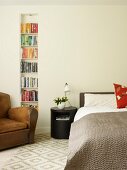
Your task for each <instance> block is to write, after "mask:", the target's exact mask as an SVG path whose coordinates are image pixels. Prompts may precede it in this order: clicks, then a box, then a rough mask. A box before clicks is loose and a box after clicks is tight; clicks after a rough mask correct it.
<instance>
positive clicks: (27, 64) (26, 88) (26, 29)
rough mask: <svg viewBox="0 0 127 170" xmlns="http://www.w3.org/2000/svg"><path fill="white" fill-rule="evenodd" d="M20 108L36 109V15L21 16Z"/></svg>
mask: <svg viewBox="0 0 127 170" xmlns="http://www.w3.org/2000/svg"><path fill="white" fill-rule="evenodd" d="M20 37H21V41H20V49H21V53H20V78H21V81H20V90H21V106H25V107H35V108H37V109H38V15H37V14H21V30H20Z"/></svg>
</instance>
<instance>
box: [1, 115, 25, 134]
mask: <svg viewBox="0 0 127 170" xmlns="http://www.w3.org/2000/svg"><path fill="white" fill-rule="evenodd" d="M26 128H27V123H23V122H18V121H15V120H11V119H7V118H1V119H0V133H6V132H11V131H16V130H21V129H26Z"/></svg>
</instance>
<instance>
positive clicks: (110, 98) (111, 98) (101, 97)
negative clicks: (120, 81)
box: [84, 93, 116, 108]
mask: <svg viewBox="0 0 127 170" xmlns="http://www.w3.org/2000/svg"><path fill="white" fill-rule="evenodd" d="M84 98H85V100H84V101H85V103H84V106H108V107H114V108H116V97H115V94H90V93H89V94H87V93H86V94H84Z"/></svg>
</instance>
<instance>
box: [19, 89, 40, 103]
mask: <svg viewBox="0 0 127 170" xmlns="http://www.w3.org/2000/svg"><path fill="white" fill-rule="evenodd" d="M22 101H26V102H27V101H38V91H36V90H29V91H28V90H23V91H22Z"/></svg>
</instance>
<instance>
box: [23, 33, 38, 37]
mask: <svg viewBox="0 0 127 170" xmlns="http://www.w3.org/2000/svg"><path fill="white" fill-rule="evenodd" d="M21 35H36V36H38V33H21Z"/></svg>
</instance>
